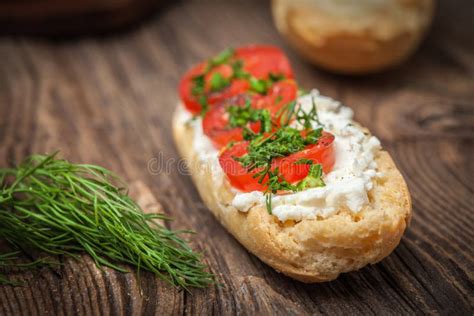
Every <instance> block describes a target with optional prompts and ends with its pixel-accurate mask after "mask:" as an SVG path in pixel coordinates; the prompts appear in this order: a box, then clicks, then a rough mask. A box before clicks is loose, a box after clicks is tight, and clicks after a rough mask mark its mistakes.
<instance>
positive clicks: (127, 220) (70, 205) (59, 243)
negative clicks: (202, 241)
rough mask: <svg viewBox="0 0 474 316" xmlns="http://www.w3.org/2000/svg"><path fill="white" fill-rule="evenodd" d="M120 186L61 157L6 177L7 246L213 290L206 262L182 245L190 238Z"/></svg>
mask: <svg viewBox="0 0 474 316" xmlns="http://www.w3.org/2000/svg"><path fill="white" fill-rule="evenodd" d="M117 181H119V180H118V179H117V178H116V176H114V175H113V174H112V173H111V172H110V171H108V170H106V169H104V168H102V167H98V166H94V165H84V164H73V163H70V162H68V161H66V160H63V159H57V158H56V154H52V155H49V156H42V155H33V156H31V157H29V158H27V159H25V160H24V161H23V162H22V163H21V164H20V165H18V166H17V167H15V168H11V169H0V186H1V187H0V188H1V191H0V223H1V225H0V239H4V240H6V241H7V242H8V243H9V244H10V245H11V246H13V247H18V248H20V249H34V250H38V251H43V252H45V253H47V254H52V255H68V256H71V257H74V258H78V253H79V252H85V253H87V254H89V255H90V256H91V257H92V258H93V259H94V261H95V263H96V264H97V265H98V266H108V267H111V268H113V269H115V270H118V271H122V272H127V271H128V270H127V269H126V268H125V267H123V266H121V264H130V265H132V266H134V267H136V268H137V270H138V271H140V269H144V270H148V271H151V272H153V273H154V274H155V275H156V276H158V277H159V278H161V279H163V280H165V281H168V282H169V283H171V284H174V285H177V286H181V287H183V288H188V287H190V286H195V287H204V286H206V285H208V284H210V283H212V282H213V276H212V275H211V274H209V273H207V272H206V271H205V269H206V267H205V265H204V264H202V263H201V261H200V255H199V254H196V253H195V252H193V251H192V249H191V248H190V247H189V246H188V245H187V243H186V242H185V241H184V240H183V239H181V237H180V235H181V234H183V233H190V232H189V231H176V232H173V231H171V230H169V229H168V228H166V227H165V226H163V225H162V224H160V223H158V222H156V221H155V220H167V219H168V218H167V217H166V216H165V215H163V214H145V213H144V212H143V211H142V210H141V208H140V207H139V206H138V205H137V204H136V203H135V202H134V201H133V200H132V199H131V198H130V197H128V195H127V193H126V191H125V190H124V189H123V188H119V187H117V186H116V185H114V183H115V182H117ZM6 259H9V258H8V257H7V258H6ZM3 262H7V263H8V262H9V260H5V258H4V260H3ZM1 281H2V280H0V282H1Z"/></svg>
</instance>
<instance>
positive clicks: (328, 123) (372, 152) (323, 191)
mask: <svg viewBox="0 0 474 316" xmlns="http://www.w3.org/2000/svg"><path fill="white" fill-rule="evenodd" d="M312 99H314V102H315V104H316V107H317V109H318V115H319V120H320V122H321V123H322V124H323V125H324V128H325V130H327V131H329V132H331V133H332V134H334V136H335V140H334V145H333V146H334V150H335V155H336V162H335V165H334V167H333V170H332V171H331V172H329V173H328V174H326V175H324V181H325V183H326V186H324V187H319V188H311V189H307V190H305V191H302V192H296V193H289V194H283V195H274V196H273V197H272V206H273V209H272V211H273V215H275V216H276V217H277V218H278V219H279V220H280V221H285V220H289V219H292V220H301V219H306V218H315V217H316V216H321V217H327V216H330V215H331V214H333V213H334V212H336V211H337V210H338V209H339V208H341V207H346V208H348V209H349V210H351V211H352V212H354V213H357V212H359V211H360V210H361V209H362V207H363V206H364V205H366V204H367V203H368V201H369V200H368V196H367V192H368V191H370V190H371V189H372V187H373V183H372V179H373V178H374V177H377V176H380V173H378V172H377V164H376V162H375V156H376V155H377V152H378V151H379V150H380V142H379V140H378V139H377V138H376V137H374V136H368V135H366V134H365V133H364V131H363V130H362V129H361V128H360V127H358V126H357V125H355V124H354V122H353V120H352V117H353V112H352V110H351V109H350V108H348V107H345V106H342V105H341V104H340V103H339V102H337V101H335V100H333V99H331V98H328V97H325V96H321V95H319V92H318V91H317V90H313V91H312V92H311V93H310V94H308V95H305V96H302V97H300V98H299V99H298V102H299V103H300V104H301V105H302V106H303V108H306V109H307V110H309V109H311V106H312ZM183 112H185V111H183ZM192 125H193V127H194V131H195V136H194V141H193V146H194V150H195V151H196V152H197V154H198V157H199V159H200V160H201V161H202V162H203V163H204V162H206V163H209V164H210V166H211V173H212V176H213V178H215V179H221V180H222V178H223V176H224V175H223V171H222V169H221V168H220V166H219V161H218V159H217V158H218V152H217V151H216V150H215V149H214V148H213V147H212V143H211V142H210V140H209V139H208V138H207V137H206V136H205V135H204V134H203V132H202V127H201V125H202V124H201V120H199V119H197V120H195V121H194V122H192ZM216 185H218V184H216ZM264 204H265V197H264V195H263V193H262V192H258V191H254V192H248V193H246V192H238V191H237V190H236V195H235V197H234V199H233V201H232V205H233V206H234V207H235V208H237V209H238V210H239V211H241V212H247V211H249V210H250V209H251V208H252V207H253V206H255V205H264Z"/></svg>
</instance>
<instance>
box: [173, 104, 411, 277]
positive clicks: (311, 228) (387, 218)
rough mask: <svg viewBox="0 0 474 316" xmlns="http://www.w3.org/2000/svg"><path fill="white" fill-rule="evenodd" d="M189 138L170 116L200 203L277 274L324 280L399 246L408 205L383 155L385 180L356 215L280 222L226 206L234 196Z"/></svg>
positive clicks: (255, 210) (259, 211)
mask: <svg viewBox="0 0 474 316" xmlns="http://www.w3.org/2000/svg"><path fill="white" fill-rule="evenodd" d="M193 133H194V131H193V128H192V127H191V126H187V125H185V124H182V122H181V121H179V120H178V119H177V113H175V116H174V120H173V135H174V139H175V142H176V145H177V147H178V150H179V152H180V154H181V155H182V157H183V158H185V159H186V160H187V161H188V162H189V166H190V171H191V173H192V178H193V180H194V183H195V184H196V187H197V189H198V191H199V193H200V195H201V197H202V199H203V201H204V203H205V204H206V205H207V207H208V208H209V209H210V210H211V211H212V213H213V214H214V215H215V217H216V218H217V219H218V220H219V221H220V222H221V223H222V225H224V226H225V227H226V229H227V230H228V231H229V232H230V233H231V234H232V235H233V236H234V237H235V238H236V239H237V240H238V241H239V242H240V243H241V244H242V245H244V246H245V247H246V248H247V249H248V250H249V251H250V252H252V253H253V254H255V255H256V256H257V257H259V258H260V259H261V260H262V261H264V262H265V263H267V264H268V265H270V266H272V267H273V268H275V269H276V270H277V271H280V272H282V273H284V274H286V275H288V276H290V277H292V278H294V279H297V280H300V281H303V282H322V281H329V280H333V279H335V278H337V276H338V275H339V274H340V273H343V272H348V271H353V270H357V269H359V268H362V267H363V266H365V265H367V264H369V263H376V262H378V261H380V260H381V259H382V258H384V257H386V256H387V255H389V254H390V253H391V252H392V250H393V249H394V248H395V247H396V246H397V245H398V243H399V242H400V238H401V237H402V235H403V232H404V231H405V228H406V227H407V224H408V222H409V220H410V214H411V201H410V195H409V193H408V189H407V186H406V184H405V181H404V180H403V177H402V176H401V174H400V173H399V171H398V170H397V169H396V167H395V165H394V163H393V161H392V159H391V158H390V156H389V155H388V153H386V152H383V151H382V152H380V155H379V156H378V157H377V163H378V166H379V170H380V171H382V172H383V173H384V177H383V178H380V179H379V180H377V181H378V182H377V183H376V184H375V186H374V189H373V190H372V191H371V192H370V193H369V199H370V205H368V206H367V207H365V208H364V209H363V210H362V211H361V212H360V213H358V214H353V213H351V212H349V211H348V210H345V209H341V210H339V212H338V213H337V214H336V215H333V216H330V217H328V218H326V219H322V218H320V219H314V220H302V221H300V222H298V223H296V222H294V221H287V222H285V223H281V222H280V221H279V220H278V219H276V218H275V217H274V216H272V215H269V214H268V212H267V210H266V208H265V207H264V206H255V207H252V208H251V209H250V211H249V212H247V213H242V212H239V211H238V210H237V209H235V208H234V207H233V206H232V205H231V201H232V199H233V196H234V194H233V193H232V191H231V190H230V185H229V183H228V182H227V181H224V183H223V185H220V184H216V183H214V182H213V178H212V176H211V174H210V167H209V165H207V164H205V163H204V164H201V163H200V162H199V159H198V157H197V155H196V153H195V152H194V150H193V145H192V142H193Z"/></svg>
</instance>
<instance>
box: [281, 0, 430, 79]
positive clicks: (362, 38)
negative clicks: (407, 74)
mask: <svg viewBox="0 0 474 316" xmlns="http://www.w3.org/2000/svg"><path fill="white" fill-rule="evenodd" d="M272 11H273V17H274V20H275V24H276V26H277V29H278V30H279V31H280V33H281V34H283V36H284V37H285V38H286V39H287V40H288V41H289V42H290V44H291V45H293V46H294V47H295V48H296V49H297V50H298V51H299V52H300V53H301V54H302V55H303V56H304V57H306V58H307V59H308V60H309V61H311V62H312V63H314V64H315V65H317V66H320V67H322V68H325V69H327V70H330V71H334V72H338V73H345V74H364V73H372V72H377V71H380V70H383V69H385V68H389V67H392V66H394V65H397V64H399V63H401V62H402V61H404V60H405V59H406V58H407V57H408V56H409V55H410V54H411V53H412V52H413V51H414V50H415V49H416V48H417V46H418V44H419V43H420V41H421V39H422V38H423V35H424V34H425V32H426V30H427V28H428V26H429V25H430V22H431V20H432V18H433V11H434V3H433V0H273V2H272Z"/></svg>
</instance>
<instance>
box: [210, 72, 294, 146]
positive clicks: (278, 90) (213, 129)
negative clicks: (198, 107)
mask: <svg viewBox="0 0 474 316" xmlns="http://www.w3.org/2000/svg"><path fill="white" fill-rule="evenodd" d="M297 90H298V88H297V86H296V83H295V82H294V81H293V80H283V81H279V82H276V83H275V84H273V85H272V86H271V87H270V89H269V90H268V94H267V95H266V96H261V95H253V96H250V95H249V94H241V95H238V96H235V97H233V98H230V99H228V100H227V102H221V103H220V104H217V105H215V106H213V107H212V108H211V109H210V110H209V111H208V112H207V113H206V115H205V116H204V119H203V121H202V127H203V131H204V134H206V135H207V136H208V137H209V138H211V140H212V142H213V143H214V146H215V147H216V148H218V149H219V148H222V147H224V146H226V145H227V144H228V143H230V142H231V141H234V142H240V141H242V140H243V137H242V130H243V128H241V127H236V128H229V126H228V122H229V118H228V114H227V111H226V107H227V106H228V105H230V104H232V105H239V106H244V105H245V101H246V98H251V106H252V107H253V108H257V109H268V110H269V111H270V113H271V114H272V116H274V122H273V123H274V125H275V126H278V125H279V123H280V122H279V118H277V117H276V114H277V113H278V111H279V110H280V109H281V107H282V106H284V105H286V104H288V103H289V102H291V101H293V100H295V98H296V95H297ZM247 127H249V128H250V129H251V130H252V131H253V132H258V131H259V130H260V122H253V123H250V124H249V126H247Z"/></svg>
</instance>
